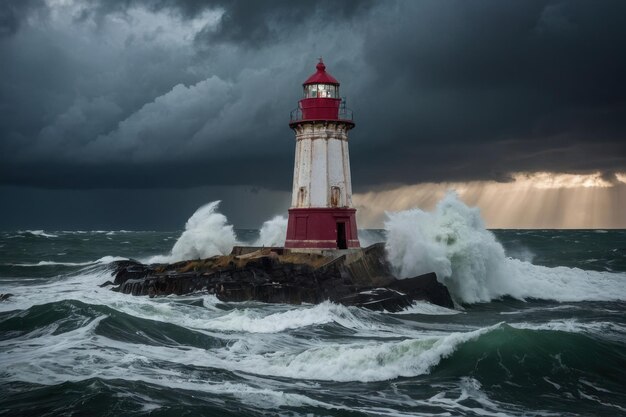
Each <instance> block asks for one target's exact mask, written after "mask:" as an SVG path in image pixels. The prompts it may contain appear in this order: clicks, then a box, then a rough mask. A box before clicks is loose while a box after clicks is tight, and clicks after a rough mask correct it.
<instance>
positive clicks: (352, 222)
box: [285, 208, 360, 249]
mask: <svg viewBox="0 0 626 417" xmlns="http://www.w3.org/2000/svg"><path fill="white" fill-rule="evenodd" d="M355 215H356V209H353V208H292V209H289V222H288V223H287V240H286V241H285V248H290V249H348V248H358V247H360V244H359V238H358V235H357V228H356V216H355Z"/></svg>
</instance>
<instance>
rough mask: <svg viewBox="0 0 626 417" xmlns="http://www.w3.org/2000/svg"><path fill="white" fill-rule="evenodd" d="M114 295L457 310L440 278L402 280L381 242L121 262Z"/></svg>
mask: <svg viewBox="0 0 626 417" xmlns="http://www.w3.org/2000/svg"><path fill="white" fill-rule="evenodd" d="M111 265H112V267H113V268H114V275H115V280H114V282H107V283H105V284H103V285H114V287H113V288H112V289H113V290H114V291H119V292H122V293H126V294H132V295H137V296H150V297H157V296H165V295H170V294H176V295H182V294H191V293H197V292H206V293H209V294H214V295H215V296H216V297H217V298H218V299H220V300H222V301H261V302H266V303H286V304H301V303H311V304H316V303H320V302H323V301H326V300H329V301H332V302H335V303H339V304H343V305H349V306H359V307H364V308H368V309H372V310H386V311H389V312H397V311H401V310H403V309H405V308H407V307H409V306H410V305H411V304H412V303H413V302H414V301H418V300H420V301H428V302H430V303H432V304H436V305H439V306H443V307H449V308H452V307H453V306H454V305H453V301H452V299H451V297H450V294H449V293H448V290H447V288H446V287H445V286H444V285H442V284H441V283H439V282H438V281H437V277H436V275H435V273H433V272H431V273H428V274H424V275H420V276H417V277H413V278H407V279H397V278H395V277H394V276H393V274H392V268H391V266H390V265H389V263H388V262H387V260H386V258H385V248H384V244H382V243H381V244H375V245H372V246H369V247H367V248H363V249H361V248H356V249H346V250H331V251H320V252H319V253H310V252H309V253H304V252H296V251H291V250H289V249H285V248H257V247H243V246H237V247H235V248H234V249H233V251H232V253H231V254H230V255H226V256H214V257H211V258H207V259H197V260H189V261H183V262H177V263H172V264H152V265H144V264H142V263H140V262H137V261H132V260H128V261H117V262H114V263H113V264H111Z"/></svg>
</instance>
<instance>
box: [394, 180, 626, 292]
mask: <svg viewBox="0 0 626 417" xmlns="http://www.w3.org/2000/svg"><path fill="white" fill-rule="evenodd" d="M387 216H388V219H387V221H386V222H385V229H386V233H387V243H386V249H387V255H388V260H389V262H390V263H391V264H392V266H393V267H394V269H395V272H396V274H397V276H398V277H400V278H407V277H412V276H416V275H419V274H423V273H426V272H431V271H434V272H435V273H436V274H437V277H438V279H439V280H440V281H441V282H442V283H443V284H444V285H446V287H447V288H448V290H449V291H450V293H451V294H452V296H453V297H454V298H455V299H456V300H457V301H459V302H462V303H477V302H488V301H490V300H493V299H497V298H501V297H503V296H507V295H508V296H511V297H515V298H519V299H525V298H538V299H552V300H557V301H581V300H626V286H625V285H624V282H626V281H625V280H626V275H624V274H611V273H605V272H595V271H583V270H580V269H577V268H567V267H556V268H548V267H544V266H537V265H533V264H532V263H530V262H524V261H520V260H518V259H512V258H509V257H507V256H506V254H505V251H504V248H503V247H502V245H501V244H500V243H499V242H498V241H497V240H496V237H495V235H494V234H493V233H491V232H490V231H488V230H487V229H486V228H485V225H484V223H483V221H482V219H481V217H480V211H479V210H478V209H477V208H470V207H468V206H466V205H465V204H463V202H461V201H460V200H459V198H458V196H457V194H456V193H453V192H451V193H448V194H447V195H446V196H445V197H444V198H443V199H442V200H441V201H440V202H439V203H438V204H437V207H436V208H435V210H434V211H433V212H425V211H422V210H419V209H411V210H407V211H402V212H397V213H387Z"/></svg>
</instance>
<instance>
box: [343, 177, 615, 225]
mask: <svg viewBox="0 0 626 417" xmlns="http://www.w3.org/2000/svg"><path fill="white" fill-rule="evenodd" d="M615 179H616V181H613V182H611V181H609V180H607V179H605V178H603V177H602V175H601V174H600V173H592V174H558V173H556V174H555V173H547V172H537V173H516V174H514V175H513V181H512V182H506V183H501V182H495V181H469V182H446V183H422V184H415V185H406V186H399V187H396V188H392V189H388V190H382V191H372V192H368V193H360V194H355V195H354V202H355V206H356V208H357V216H358V223H359V225H360V226H361V227H366V228H367V227H382V224H383V222H384V219H385V212H386V211H401V210H407V209H411V208H420V209H422V210H432V209H433V208H434V206H435V205H436V204H437V202H438V201H439V200H441V198H442V197H443V196H444V195H445V193H446V192H448V191H449V190H454V191H456V192H457V193H458V194H459V196H460V198H461V199H462V200H463V201H464V202H465V203H466V204H468V205H470V206H477V207H479V208H480V210H481V214H482V216H483V219H484V221H485V223H486V225H487V227H489V228H520V229H577V228H579V229H595V228H626V173H618V174H616V175H615Z"/></svg>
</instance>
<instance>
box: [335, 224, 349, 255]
mask: <svg viewBox="0 0 626 417" xmlns="http://www.w3.org/2000/svg"><path fill="white" fill-rule="evenodd" d="M337 249H348V241H347V239H346V223H345V222H337Z"/></svg>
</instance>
